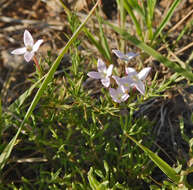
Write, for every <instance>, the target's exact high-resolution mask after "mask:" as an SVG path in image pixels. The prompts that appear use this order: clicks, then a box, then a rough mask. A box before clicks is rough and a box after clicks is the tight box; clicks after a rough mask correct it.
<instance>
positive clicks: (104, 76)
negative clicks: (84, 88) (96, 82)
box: [87, 59, 113, 87]
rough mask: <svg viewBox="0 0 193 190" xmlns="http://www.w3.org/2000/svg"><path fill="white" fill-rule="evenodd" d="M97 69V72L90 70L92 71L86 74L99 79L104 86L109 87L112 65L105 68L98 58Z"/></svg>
mask: <svg viewBox="0 0 193 190" xmlns="http://www.w3.org/2000/svg"><path fill="white" fill-rule="evenodd" d="M97 69H98V72H94V71H92V72H89V73H88V74H87V75H88V76H89V77H90V78H94V79H100V80H101V82H102V84H103V85H104V86H105V87H109V85H110V76H111V75H112V71H113V65H110V66H109V67H108V69H107V68H106V65H105V63H104V62H103V61H102V60H101V59H98V62H97Z"/></svg>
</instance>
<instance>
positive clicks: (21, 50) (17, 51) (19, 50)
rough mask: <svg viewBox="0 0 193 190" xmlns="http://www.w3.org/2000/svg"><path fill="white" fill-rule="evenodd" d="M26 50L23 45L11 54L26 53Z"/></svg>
mask: <svg viewBox="0 0 193 190" xmlns="http://www.w3.org/2000/svg"><path fill="white" fill-rule="evenodd" d="M25 52H26V48H25V47H23V48H18V49H15V50H13V51H12V52H11V54H15V55H21V54H24V53H25Z"/></svg>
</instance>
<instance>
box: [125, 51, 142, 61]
mask: <svg viewBox="0 0 193 190" xmlns="http://www.w3.org/2000/svg"><path fill="white" fill-rule="evenodd" d="M138 55H139V54H138V53H133V52H129V53H126V56H127V58H128V60H131V59H133V58H134V57H136V56H138Z"/></svg>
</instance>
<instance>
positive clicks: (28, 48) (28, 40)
mask: <svg viewBox="0 0 193 190" xmlns="http://www.w3.org/2000/svg"><path fill="white" fill-rule="evenodd" d="M23 41H24V45H25V47H22V48H18V49H15V50H13V51H12V52H11V53H12V54H16V55H21V54H24V58H25V60H26V61H27V62H29V61H30V60H31V59H32V58H33V56H34V53H35V52H36V51H37V50H38V49H39V47H40V45H41V44H42V42H43V40H42V39H41V40H38V41H37V42H36V43H35V44H34V40H33V37H32V35H31V34H30V32H29V31H28V30H25V32H24V35H23Z"/></svg>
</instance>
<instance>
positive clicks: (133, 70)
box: [125, 67, 137, 75]
mask: <svg viewBox="0 0 193 190" xmlns="http://www.w3.org/2000/svg"><path fill="white" fill-rule="evenodd" d="M125 72H126V74H127V75H129V74H132V75H137V72H136V70H135V69H133V68H132V67H127V68H125Z"/></svg>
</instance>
